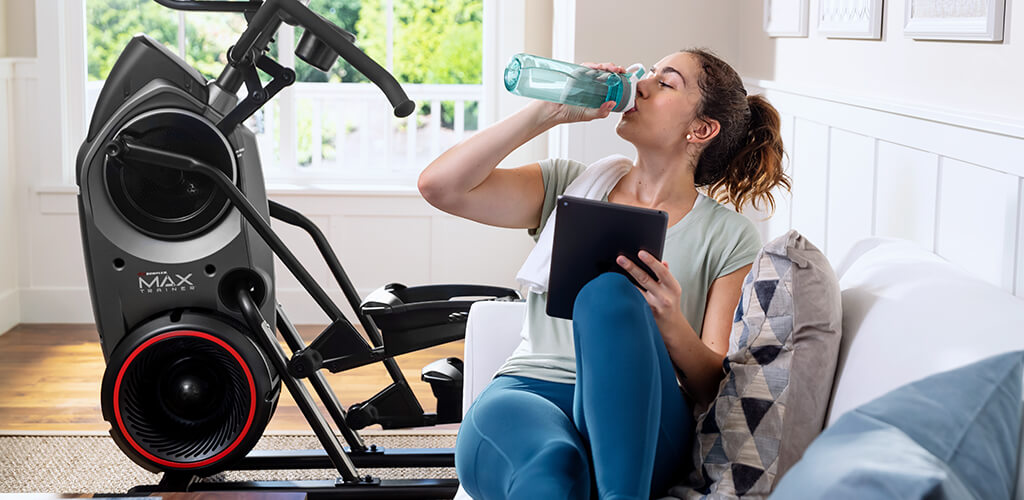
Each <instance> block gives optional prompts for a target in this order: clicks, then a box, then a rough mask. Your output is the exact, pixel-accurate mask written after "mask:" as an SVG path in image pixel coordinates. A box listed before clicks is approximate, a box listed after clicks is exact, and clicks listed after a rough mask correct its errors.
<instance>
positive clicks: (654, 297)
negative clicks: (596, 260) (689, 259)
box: [615, 250, 685, 334]
mask: <svg viewBox="0 0 1024 500" xmlns="http://www.w3.org/2000/svg"><path fill="white" fill-rule="evenodd" d="M637 256H638V257H639V259H640V261H641V262H643V263H644V264H646V265H647V267H648V268H650V269H651V271H653V272H654V276H651V275H650V274H648V273H647V272H646V271H644V269H643V268H642V267H640V266H638V265H636V263H635V262H633V261H632V260H630V259H628V258H626V256H625V255H620V256H619V257H618V258H617V259H615V262H616V263H617V264H618V265H619V266H621V267H622V268H623V269H625V270H626V272H627V273H629V275H630V276H632V277H633V279H635V280H636V282H637V283H639V284H640V286H639V287H637V288H638V289H639V290H640V293H642V294H643V296H644V298H645V299H647V304H648V305H649V306H651V312H652V313H654V320H655V322H657V323H658V328H659V329H660V330H661V332H662V334H664V333H665V332H667V331H671V330H672V328H673V326H674V325H676V324H678V323H679V321H685V319H684V318H683V311H682V310H681V309H680V308H679V300H680V299H681V297H682V295H683V289H682V287H681V286H680V285H679V282H678V281H676V278H675V276H672V273H670V272H669V271H668V262H662V261H659V260H658V259H656V258H654V256H653V255H651V254H649V253H647V252H646V251H644V250H641V251H640V253H639V254H638V255H637ZM645 288H646V290H644V289H645Z"/></svg>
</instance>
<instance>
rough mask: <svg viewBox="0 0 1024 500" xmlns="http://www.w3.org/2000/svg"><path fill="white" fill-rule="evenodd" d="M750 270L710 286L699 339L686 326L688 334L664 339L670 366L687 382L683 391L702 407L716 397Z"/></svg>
mask: <svg viewBox="0 0 1024 500" xmlns="http://www.w3.org/2000/svg"><path fill="white" fill-rule="evenodd" d="M751 267H753V263H751V264H747V265H746V266H744V267H741V268H739V269H737V270H735V271H733V272H731V273H729V274H727V275H725V276H722V277H720V278H718V279H716V280H715V281H714V282H713V283H711V289H710V290H708V300H707V306H706V307H705V309H704V326H703V327H702V329H703V335H702V336H701V337H699V338H698V336H697V333H696V332H694V331H693V327H692V326H690V325H689V323H687V324H686V330H688V331H686V332H683V334H676V335H665V336H664V337H665V346H666V348H668V352H669V356H670V357H671V358H672V361H673V363H675V365H676V366H677V367H678V368H679V369H680V370H682V372H683V373H684V374H686V379H683V380H682V382H683V385H684V387H685V388H686V390H687V392H689V394H690V395H691V396H693V397H694V399H696V400H697V401H700V402H701V403H702V404H707V403H710V402H711V399H713V398H714V397H715V396H717V395H718V385H719V384H720V383H721V381H722V377H723V376H724V375H725V372H724V371H723V370H722V360H723V359H725V355H726V353H728V351H729V334H730V333H731V332H732V320H733V316H734V315H735V313H736V306H737V305H738V304H739V301H740V295H742V293H743V279H744V278H745V277H746V276H747V273H748V272H750V268H751ZM684 321H685V319H684ZM694 341H695V342H694ZM673 351H675V352H673Z"/></svg>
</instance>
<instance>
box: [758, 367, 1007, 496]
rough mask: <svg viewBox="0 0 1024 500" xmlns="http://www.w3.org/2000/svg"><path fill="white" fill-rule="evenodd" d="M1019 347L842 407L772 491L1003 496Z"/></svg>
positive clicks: (785, 493)
mask: <svg viewBox="0 0 1024 500" xmlns="http://www.w3.org/2000/svg"><path fill="white" fill-rule="evenodd" d="M1022 369H1024V351H1016V352H1011V353H1006V354H1002V355H998V356H993V357H990V358H987V359H985V360H982V361H979V362H976V363H973V364H970V365H968V366H966V367H962V368H958V369H955V370H951V371H947V372H942V373H939V374H936V375H932V376H930V377H927V378H925V379H923V380H919V381H917V382H913V383H911V384H908V385H905V386H902V387H900V388H897V389H895V390H893V391H891V392H889V393H888V394H886V395H884V396H882V397H880V398H878V399H876V400H874V401H871V402H869V403H867V404H864V405H862V406H860V407H858V408H856V409H854V410H851V411H849V412H847V413H845V414H844V415H843V416H842V417H841V418H840V419H839V420H838V421H837V422H836V423H835V424H833V425H832V426H830V427H829V428H828V429H826V430H825V432H823V433H822V434H821V436H820V437H818V439H816V440H815V441H814V443H812V444H811V446H810V448H808V449H807V452H806V453H805V454H804V458H803V459H802V460H801V461H800V462H798V463H797V464H796V465H795V466H794V467H793V468H792V469H791V470H790V471H789V473H787V474H786V475H785V476H784V477H783V478H782V479H781V481H780V482H779V485H778V488H777V489H776V490H775V492H774V493H773V494H772V496H771V498H772V499H775V500H783V499H790V498H793V499H816V498H821V499H837V500H843V499H858V500H859V499H864V498H867V499H870V498H903V499H923V498H929V499H941V498H976V499H989V498H1009V497H1010V495H1011V493H1012V491H1013V487H1014V482H1015V481H1014V479H1015V476H1016V474H1017V463H1016V462H1017V445H1018V443H1019V438H1020V421H1021V405H1020V402H1021V377H1022V371H1024V370H1022Z"/></svg>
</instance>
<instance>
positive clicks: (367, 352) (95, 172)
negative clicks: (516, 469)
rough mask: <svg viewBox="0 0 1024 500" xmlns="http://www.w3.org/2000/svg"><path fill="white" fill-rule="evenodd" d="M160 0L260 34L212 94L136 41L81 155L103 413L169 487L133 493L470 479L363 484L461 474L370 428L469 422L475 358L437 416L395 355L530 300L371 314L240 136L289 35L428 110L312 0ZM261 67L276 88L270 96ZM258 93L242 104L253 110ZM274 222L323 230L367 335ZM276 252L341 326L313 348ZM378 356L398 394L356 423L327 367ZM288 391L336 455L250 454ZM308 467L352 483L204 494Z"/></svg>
mask: <svg viewBox="0 0 1024 500" xmlns="http://www.w3.org/2000/svg"><path fill="white" fill-rule="evenodd" d="M156 1H157V2H158V3H160V4H161V5H164V6H166V7H169V8H172V9H180V10H199V11H214V12H235V13H242V14H244V15H245V17H246V19H247V20H248V27H247V28H246V29H245V31H244V32H243V33H242V34H241V36H240V38H239V39H238V42H237V43H236V44H235V45H234V46H233V47H231V49H229V50H228V53H227V59H228V61H229V63H228V65H227V66H226V67H225V68H224V70H223V72H222V73H221V74H220V76H219V77H218V78H217V79H215V80H211V81H209V82H207V81H206V80H205V79H204V78H203V77H202V75H201V74H200V73H199V72H198V71H196V70H195V69H194V68H192V67H190V66H189V65H187V64H186V63H185V62H184V61H182V60H181V59H180V58H179V57H178V56H177V55H175V54H174V53H172V52H170V51H169V50H167V49H166V48H165V47H164V46H163V45H161V44H160V43H157V42H155V41H154V40H153V39H151V38H149V37H147V36H145V35H138V36H136V37H135V38H133V39H132V40H131V42H130V43H129V44H128V45H127V47H126V48H125V49H124V51H123V52H122V54H121V56H120V58H119V59H118V61H117V62H116V64H115V65H114V67H113V69H112V70H111V72H110V75H109V76H108V78H107V81H106V83H105V85H104V86H103V89H102V91H101V93H100V96H99V100H98V101H97V104H96V108H95V111H94V113H93V116H92V120H91V123H90V126H89V130H88V134H87V137H86V140H85V142H84V143H83V144H82V146H81V148H80V150H79V153H78V158H77V183H78V185H79V188H80V191H79V192H80V194H79V197H78V201H79V214H80V215H79V216H80V222H81V230H82V241H83V246H84V250H85V261H86V270H87V274H88V281H89V289H90V293H91V297H92V304H93V311H94V314H95V319H96V326H97V329H98V330H99V335H100V341H101V344H102V349H103V354H104V358H105V360H106V362H107V368H106V371H105V373H104V377H103V386H102V394H101V403H102V409H103V416H104V418H105V419H106V420H107V421H108V422H110V424H111V431H110V433H111V436H112V437H113V438H114V440H115V441H116V442H117V444H118V446H119V447H120V449H121V450H122V451H123V452H124V453H125V454H126V455H127V456H128V457H130V458H131V459H132V460H133V461H135V462H136V463H137V464H139V465H140V466H142V467H144V468H146V469H148V470H150V471H153V472H164V473H165V474H164V476H163V478H162V480H161V481H160V484H158V485H152V486H139V487H136V488H135V489H133V490H132V493H143V492H149V491H198V490H228V489H230V490H237V489H248V488H260V489H268V490H274V491H305V492H307V493H308V494H309V495H311V496H329V497H343V498H364V497H368V496H374V497H384V498H439V497H451V496H452V495H454V493H455V491H456V489H457V487H458V481H457V480H456V479H416V480H381V479H377V478H373V477H371V476H363V477H361V476H360V475H359V473H358V472H357V467H452V466H454V450H453V449H450V448H449V449H382V448H378V447H376V446H370V447H368V446H366V445H365V444H364V442H363V440H362V438H361V437H360V436H359V434H358V432H357V431H358V430H359V429H362V428H365V427H367V426H369V425H374V424H380V425H381V426H382V427H383V428H384V429H393V428H399V427H422V426H429V425H435V424H440V423H450V422H459V421H460V420H461V415H462V409H461V402H462V400H461V393H462V362H461V361H460V360H458V359H457V358H447V359H442V360H438V361H436V362H434V363H431V364H430V365H428V366H427V367H426V368H424V370H423V380H424V381H427V382H429V383H430V384H431V388H432V390H433V393H434V395H435V396H436V397H437V409H438V410H437V412H436V413H425V412H424V411H423V409H422V407H421V405H420V404H419V401H418V400H417V399H416V397H415V395H414V394H413V392H412V390H411V388H410V386H409V384H408V382H407V381H406V379H405V378H404V376H403V375H402V372H401V371H400V370H399V368H398V364H397V363H396V361H395V360H394V359H393V358H394V357H395V356H398V355H400V354H404V353H408V352H412V351H416V350H419V349H423V348H426V347H431V346H435V345H440V344H443V343H447V342H450V341H453V340H457V339H461V338H463V337H464V335H465V321H466V318H467V316H468V311H469V308H470V306H471V305H472V304H473V303H474V302H475V301H477V300H520V296H519V293H518V291H516V290H514V289H510V288H504V287H493V286H483V285H427V286H415V287H407V286H405V285H402V284H399V283H392V284H388V285H385V286H383V287H381V288H379V289H377V290H376V291H374V292H373V293H371V294H370V295H369V296H368V297H367V298H366V299H365V300H361V299H360V297H359V296H358V294H357V293H356V290H355V287H354V286H353V285H352V283H351V282H350V280H349V278H348V276H347V275H346V273H345V271H344V269H343V268H342V266H341V263H340V262H339V260H338V258H337V256H336V254H335V253H334V251H333V250H332V249H331V247H330V245H329V244H328V242H327V239H326V238H325V237H324V235H323V233H322V232H321V231H320V230H319V228H317V227H316V225H314V224H313V223H312V222H311V221H310V220H309V219H308V218H306V217H304V216H303V215H302V214H300V213H298V212H296V211H294V210H292V209H289V208H287V207H285V206H283V205H280V204H278V203H275V202H273V201H268V200H267V197H266V191H265V187H264V182H263V175H262V170H261V166H260V159H259V155H258V150H257V146H256V140H255V136H254V134H253V133H252V131H250V130H249V129H248V128H246V127H245V126H244V125H243V124H242V123H243V121H244V120H245V119H246V118H248V117H249V116H251V115H252V114H253V113H255V112H256V111H257V110H258V109H259V108H260V107H261V106H263V105H265V104H266V103H267V102H269V101H270V99H272V98H273V97H274V95H276V94H277V93H278V92H279V91H280V90H281V89H283V88H284V87H286V86H288V85H290V84H292V83H293V82H294V81H295V73H294V71H293V70H291V69H289V68H285V67H282V66H281V65H280V64H278V63H277V62H275V61H274V60H272V59H270V58H269V57H268V55H267V52H268V51H269V44H270V43H272V42H273V37H274V36H275V33H276V32H277V29H278V28H279V27H280V26H281V23H282V22H284V23H288V24H290V25H294V26H299V27H302V28H304V29H305V31H304V34H303V36H302V39H301V41H300V42H299V44H298V45H297V48H296V51H295V53H296V55H297V56H298V57H300V58H301V59H302V60H304V61H306V62H307V63H309V64H311V65H313V66H315V67H317V68H318V69H320V70H322V71H328V70H329V69H330V68H331V66H332V65H333V64H334V63H335V62H336V60H337V58H338V57H339V56H340V57H343V58H345V60H347V61H349V63H351V64H352V65H353V67H355V68H356V69H357V70H358V71H360V72H361V73H363V74H364V75H366V76H367V77H368V78H369V79H370V80H371V81H372V82H373V83H375V84H376V85H377V86H378V87H380V89H381V90H382V91H383V92H384V93H385V95H386V96H387V97H388V99H389V101H390V103H391V105H392V106H393V107H394V113H395V115H396V116H398V117H405V116H408V115H409V114H410V113H412V112H414V111H415V108H416V106H415V104H414V103H413V102H412V101H411V100H409V99H408V97H407V96H406V94H405V93H404V91H403V90H402V88H401V86H400V85H399V84H398V83H397V82H396V81H395V79H394V77H392V75H390V74H389V73H388V72H387V71H386V70H384V69H383V68H381V67H380V65H378V64H377V63H376V62H374V61H373V60H372V59H371V58H369V57H368V56H367V55H366V54H364V53H363V52H362V51H361V50H359V49H358V48H357V47H356V46H355V45H354V44H353V42H354V41H355V37H354V36H353V35H352V34H350V33H348V32H346V31H345V30H343V29H341V28H340V27H338V26H336V25H334V24H333V23H330V22H329V21H327V20H325V19H324V18H322V17H321V16H319V15H318V14H316V13H315V12H313V11H311V10H310V9H309V8H308V7H307V6H306V5H305V2H303V1H302V0H247V1H227V0H156ZM257 69H258V70H261V71H263V72H264V73H266V74H268V75H270V76H271V77H272V79H271V80H270V81H269V83H268V84H267V85H266V86H263V84H262V83H261V81H260V79H259V75H258V72H257ZM243 84H244V85H245V86H246V91H247V94H246V97H245V98H244V99H243V100H242V101H241V102H238V99H237V97H236V93H237V91H238V90H239V89H240V88H241V86H242V85H243ZM270 217H273V218H275V219H277V220H279V221H281V222H284V223H286V224H290V225H294V226H297V227H299V228H301V229H303V230H304V231H306V232H307V233H308V234H309V236H310V237H311V238H312V239H313V241H314V243H315V244H316V246H317V248H318V249H319V251H320V253H321V255H322V256H323V258H324V259H325V261H326V262H327V264H328V267H329V268H330V270H331V273H332V274H333V276H334V278H335V279H336V280H337V282H338V284H339V286H340V287H341V289H342V291H343V292H344V294H345V297H346V299H347V300H348V302H349V304H350V305H351V306H352V308H353V310H354V311H355V313H356V316H357V317H358V320H359V323H360V324H361V325H362V326H363V328H364V329H365V332H366V336H367V338H364V337H363V336H362V335H360V334H359V332H358V331H357V330H356V329H355V327H354V326H353V325H352V323H350V322H349V320H348V319H347V318H345V316H344V315H343V314H342V312H341V310H340V309H339V307H338V306H337V304H335V303H334V302H333V301H332V300H331V299H330V297H329V296H328V295H327V294H326V293H325V292H324V290H323V288H322V287H321V286H320V284H318V283H317V282H316V281H314V280H313V278H312V277H311V276H310V274H309V272H308V271H307V270H306V269H305V267H303V265H302V264H301V263H300V262H299V261H298V260H297V259H296V258H295V256H294V255H293V254H292V252H291V251H290V250H289V249H288V247H287V246H285V245H284V244H283V243H282V241H281V239H280V238H279V237H278V236H277V234H276V233H275V232H274V231H273V230H272V229H271V227H270V224H269V223H268V220H269V218H270ZM273 255H276V256H277V257H278V258H279V259H281V261H282V263H284V265H285V266H286V267H287V268H288V270H289V271H290V272H291V273H292V274H293V275H294V276H295V277H296V278H297V279H298V281H299V283H300V284H301V285H302V286H303V288H304V289H305V290H306V291H307V292H308V293H309V294H310V295H311V296H312V297H313V298H314V299H315V301H316V302H317V304H318V305H319V306H320V307H321V308H322V309H323V310H324V312H325V313H327V315H328V317H329V318H330V319H331V324H330V325H329V326H328V327H327V329H326V330H324V331H323V332H322V333H321V334H320V335H319V336H318V337H317V338H316V339H315V340H313V342H312V343H311V344H310V345H308V346H307V345H305V344H304V342H303V340H302V339H301V338H300V336H299V334H298V333H297V331H296V329H295V327H294V326H293V325H292V323H291V322H290V321H289V320H288V318H287V316H286V315H285V312H284V310H283V309H282V307H281V306H280V305H279V304H277V302H276V300H275V298H274V297H275V294H274V268H273ZM471 297H472V298H474V299H472V300H470V299H469V298H471ZM271 325H275V326H276V333H280V335H281V336H282V338H283V339H284V341H285V342H286V344H287V345H288V347H289V349H290V350H291V351H292V354H291V355H290V356H289V355H288V354H286V353H285V351H284V350H283V349H282V347H281V346H280V344H279V343H278V341H277V335H276V333H275V328H274V327H272V326H271ZM367 340H369V342H367ZM377 362H381V363H384V365H385V366H386V368H387V371H388V373H389V375H390V376H391V378H392V380H393V383H392V384H391V385H389V386H388V387H386V388H385V389H383V390H382V391H380V392H379V393H378V394H376V395H375V396H373V397H372V398H370V399H368V400H367V401H364V402H362V403H359V404H356V405H352V406H351V407H349V408H348V410H347V411H346V410H345V409H344V408H343V407H342V405H341V404H340V403H339V401H338V399H337V397H336V396H335V394H334V392H333V391H332V389H331V388H330V387H329V385H328V384H327V381H326V379H325V378H324V376H323V373H322V372H321V371H320V370H322V369H324V368H326V369H327V370H330V371H331V372H340V371H344V370H349V369H352V368H356V367H359V366H364V365H367V364H371V363H377ZM302 379H308V381H309V383H310V385H311V386H312V387H313V389H314V391H315V392H316V393H317V396H318V397H319V398H320V400H321V402H322V404H323V405H324V407H325V408H326V409H327V412H328V414H329V417H330V419H331V421H332V422H333V423H334V424H335V426H337V429H338V431H339V432H340V434H341V435H342V437H343V438H344V440H345V442H346V444H347V445H348V446H347V448H346V447H343V446H342V443H341V442H340V441H339V440H338V438H337V436H336V435H335V433H334V432H333V430H332V429H331V427H330V425H329V423H328V421H327V419H326V417H325V416H324V415H323V414H322V413H320V412H319V411H318V409H317V408H316V405H315V403H314V401H313V399H312V396H311V395H310V394H309V392H308V391H307V390H306V388H305V386H304V385H303V383H302ZM282 382H283V383H284V386H285V387H286V388H287V389H288V391H289V392H290V393H291V395H292V397H293V398H294V399H295V402H296V404H297V405H298V407H299V409H300V410H301V411H302V414H303V416H304V417H305V418H306V420H307V421H308V422H309V425H310V427H311V428H312V429H313V431H314V433H315V434H316V436H317V438H318V440H319V441H320V443H321V444H322V445H323V450H314V451H312V452H309V451H306V452H267V451H264V452H260V451H252V448H253V446H254V445H255V444H256V442H257V441H258V440H259V438H260V437H261V435H262V433H263V430H264V429H265V427H266V425H267V423H268V422H269V421H270V418H271V416H272V415H273V412H274V409H275V408H276V406H277V401H278V398H279V396H280V391H281V383H282ZM302 468H333V469H336V470H337V471H338V473H339V475H340V477H339V479H338V480H337V481H302V482H293V481H268V482H257V483H253V482H248V483H207V482H197V481H196V479H197V478H199V477H204V476H208V475H211V474H214V473H217V472H220V471H224V470H267V469H302Z"/></svg>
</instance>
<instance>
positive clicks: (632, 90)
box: [612, 63, 645, 111]
mask: <svg viewBox="0 0 1024 500" xmlns="http://www.w3.org/2000/svg"><path fill="white" fill-rule="evenodd" d="M644 73H645V71H644V65H643V64H640V63H636V64H633V65H632V66H630V67H628V68H626V74H625V75H624V76H625V77H626V78H625V80H624V81H623V89H622V90H623V95H622V97H623V99H622V101H620V102H619V104H618V105H617V106H615V107H614V108H612V111H629V110H630V109H633V104H634V103H635V102H636V82H638V81H640V79H641V78H643V76H644Z"/></svg>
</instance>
